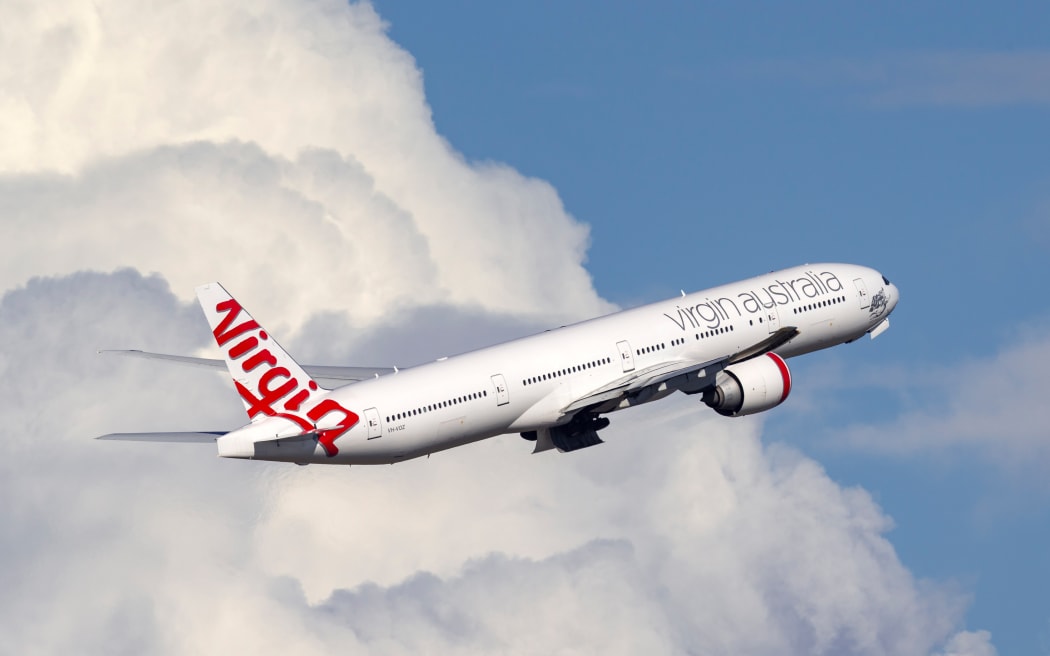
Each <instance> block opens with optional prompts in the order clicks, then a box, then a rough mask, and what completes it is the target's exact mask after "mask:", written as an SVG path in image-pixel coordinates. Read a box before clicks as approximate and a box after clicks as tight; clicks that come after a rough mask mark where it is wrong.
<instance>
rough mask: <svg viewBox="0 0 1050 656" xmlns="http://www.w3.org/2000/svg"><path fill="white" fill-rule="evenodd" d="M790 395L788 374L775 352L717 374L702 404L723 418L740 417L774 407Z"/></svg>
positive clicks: (781, 359)
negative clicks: (713, 384)
mask: <svg viewBox="0 0 1050 656" xmlns="http://www.w3.org/2000/svg"><path fill="white" fill-rule="evenodd" d="M790 392H791V372H790V371H789V370H788V367H787V363H786V362H784V359H783V358H782V357H780V356H779V355H777V354H776V353H766V354H765V355H761V356H759V357H757V358H752V359H750V360H745V361H744V362H741V363H739V364H734V365H732V366H729V367H727V368H725V369H723V370H722V371H720V372H718V376H716V377H715V386H714V387H713V388H711V389H709V390H707V391H706V392H704V403H706V404H707V405H709V406H710V407H711V408H713V409H714V411H715V412H717V413H718V414H720V415H722V416H725V417H743V416H744V415H753V414H755V413H756V412H763V411H765V410H769V409H770V408H775V407H777V406H778V405H780V404H781V403H783V402H784V399H786V398H787V397H788V394H789V393H790Z"/></svg>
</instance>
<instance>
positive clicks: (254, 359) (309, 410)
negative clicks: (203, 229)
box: [197, 282, 358, 456]
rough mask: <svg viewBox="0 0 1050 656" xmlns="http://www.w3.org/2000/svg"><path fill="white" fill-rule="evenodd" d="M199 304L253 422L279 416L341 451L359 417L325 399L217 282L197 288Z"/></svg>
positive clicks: (327, 447) (332, 452)
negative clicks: (339, 444)
mask: <svg viewBox="0 0 1050 656" xmlns="http://www.w3.org/2000/svg"><path fill="white" fill-rule="evenodd" d="M197 300H198V301H200V304H201V308H203V309H204V316H205V317H207V319H208V325H210V326H211V331H212V336H214V337H215V343H216V344H217V345H218V346H219V348H220V349H221V350H222V354H223V357H224V358H225V359H226V366H227V368H229V370H230V376H232V377H233V383H234V385H235V386H236V387H237V393H238V394H240V397H241V400H242V401H243V402H244V409H245V411H247V413H248V418H249V419H250V420H251V421H252V422H256V421H260V420H263V419H265V418H267V417H281V418H283V419H286V420H288V421H290V422H292V423H294V424H296V425H297V426H298V427H299V429H300V430H301V432H303V433H308V432H316V433H317V435H318V441H320V443H321V444H322V445H323V446H324V448H325V452H326V453H328V455H329V456H332V455H335V454H336V453H338V449H336V448H335V445H334V444H333V443H334V441H335V439H336V438H337V437H339V436H340V435H342V434H343V433H345V432H346V431H348V430H349V429H350V428H352V427H353V426H354V424H356V423H357V421H358V416H357V415H356V414H354V413H353V412H350V411H349V410H347V409H345V408H343V407H342V406H341V405H339V404H338V403H337V402H336V401H334V400H332V399H329V398H326V397H327V395H328V391H327V390H325V389H323V388H321V387H320V386H319V385H318V384H317V383H316V382H314V380H313V379H312V378H310V376H309V375H308V374H307V373H306V372H305V371H303V368H302V367H300V366H299V363H297V362H296V361H295V360H293V359H292V357H291V356H290V355H288V353H287V352H286V351H285V350H284V349H283V348H281V345H280V344H278V343H277V341H276V340H274V339H273V337H271V336H270V335H269V333H267V332H266V330H264V329H263V328H262V326H260V325H259V323H258V322H257V321H256V320H255V319H254V318H252V316H251V315H250V314H249V313H248V311H247V310H245V309H244V308H243V307H242V306H241V304H240V303H238V302H237V300H236V299H235V298H233V297H232V296H230V294H229V292H227V291H226V290H225V289H223V287H222V285H220V284H219V283H217V282H213V283H209V284H207V285H202V286H200V287H198V288H197Z"/></svg>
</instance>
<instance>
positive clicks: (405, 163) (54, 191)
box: [0, 0, 612, 326]
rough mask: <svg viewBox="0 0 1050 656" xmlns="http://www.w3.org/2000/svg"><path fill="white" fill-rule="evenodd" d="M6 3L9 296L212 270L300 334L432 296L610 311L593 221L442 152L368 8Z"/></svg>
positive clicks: (0, 169)
mask: <svg viewBox="0 0 1050 656" xmlns="http://www.w3.org/2000/svg"><path fill="white" fill-rule="evenodd" d="M0 11H2V12H3V13H0V23H2V24H3V25H4V27H3V28H0V29H3V30H4V34H3V36H4V38H2V39H0V44H4V45H0V82H3V83H4V87H3V88H4V89H5V95H4V100H3V102H0V143H4V144H5V148H4V149H3V152H2V153H0V199H3V200H2V201H0V202H2V203H3V207H2V210H3V216H4V220H5V222H6V225H7V227H8V228H9V229H10V230H11V233H12V234H11V235H10V237H9V238H8V239H5V240H4V246H3V247H0V248H2V251H0V254H2V255H3V257H2V258H0V261H3V265H2V267H0V286H2V287H10V286H11V285H13V284H17V283H20V282H22V281H23V280H25V279H26V278H28V277H29V276H30V275H39V274H64V273H69V272H72V271H77V270H80V269H83V268H88V267H90V268H94V269H102V270H112V269H114V268H116V267H120V266H134V267H136V268H138V269H140V270H143V271H158V272H160V273H162V274H163V275H164V276H165V278H167V279H168V280H169V281H170V282H171V283H172V285H173V288H174V289H175V291H176V293H178V294H179V295H180V297H182V298H188V297H189V295H190V294H191V293H192V289H193V287H195V286H196V285H198V284H201V283H203V282H207V281H209V280H213V279H216V278H219V279H221V280H222V281H223V282H224V283H225V284H226V285H227V286H228V287H230V288H231V290H232V291H233V292H234V293H236V294H237V295H239V296H243V297H244V301H245V303H247V304H248V305H249V306H250V307H253V308H259V309H260V312H259V313H260V314H261V315H262V317H261V318H265V317H277V316H280V317H282V318H283V319H285V320H287V321H288V322H289V323H290V324H291V325H292V326H298V325H299V323H300V322H301V321H303V320H305V318H306V316H307V314H308V312H309V311H313V310H316V309H317V308H322V307H328V308H331V309H335V310H344V311H347V312H350V313H352V315H353V316H354V318H355V320H356V321H357V322H359V323H360V324H363V325H367V324H370V323H372V322H374V321H375V320H376V319H378V318H379V317H381V316H384V315H387V314H389V313H391V312H392V311H395V310H396V309H397V308H399V307H403V306H406V305H408V306H411V305H418V304H425V303H448V304H453V305H457V306H463V307H469V306H482V307H485V308H489V309H492V310H497V311H502V312H506V313H512V314H515V313H517V314H531V315H544V316H546V317H548V318H549V320H550V321H551V322H556V321H562V320H564V319H567V318H582V317H586V316H592V315H594V314H598V313H601V312H605V311H608V310H610V309H611V308H612V306H611V305H610V304H608V303H606V302H604V301H603V300H601V299H600V298H598V296H597V295H596V294H595V292H594V290H593V288H592V286H591V282H590V278H589V276H588V274H587V272H586V270H585V269H584V268H583V266H582V261H583V258H584V255H585V250H586V246H587V239H588V237H587V229H586V227H585V226H583V225H581V224H579V223H576V222H575V221H574V220H573V219H572V218H571V217H570V216H569V215H568V214H567V213H566V211H565V209H564V207H563V206H562V204H561V201H560V199H559V198H558V195H557V193H556V192H555V191H554V189H553V188H552V187H551V186H550V185H549V184H547V183H546V182H543V181H541V180H535V179H529V178H525V177H524V176H521V175H520V174H518V173H517V172H516V171H514V170H512V169H510V168H509V167H506V166H504V165H500V164H496V163H473V164H472V163H468V162H466V161H464V159H463V157H462V156H461V155H459V154H458V153H456V152H455V151H454V150H452V149H451V148H450V147H449V145H448V144H447V143H446V142H445V141H444V139H442V138H441V137H440V136H439V135H438V134H437V132H436V131H435V128H434V125H433V122H432V121H431V118H430V111H429V108H428V107H427V105H426V102H425V98H424V96H423V88H422V80H421V75H420V73H419V70H418V69H417V68H416V67H415V65H414V62H413V61H412V58H411V57H410V56H409V55H408V54H407V53H405V52H404V51H403V50H402V49H400V48H399V47H398V46H397V45H396V44H394V43H393V42H391V41H390V40H389V38H387V36H386V34H385V33H384V31H383V26H382V23H381V22H380V20H379V18H378V17H377V16H376V14H375V12H374V10H373V9H372V8H371V7H370V6H369V5H367V4H355V5H346V4H343V3H338V2H314V3H301V2H291V1H285V0H269V1H265V0H264V1H263V2H259V3H251V4H244V5H243V6H237V5H234V4H231V3H208V2H180V3H169V4H167V5H165V6H164V7H162V8H158V7H148V6H145V5H142V6H139V5H127V4H126V3H117V2H99V3H94V4H92V5H83V3H76V2H69V3H67V4H65V5H49V6H48V7H46V8H44V7H38V6H36V5H33V4H17V3H16V4H11V3H8V4H5V5H4V8H3V9H2V10H0ZM172 26H179V28H175V29H173V27H172ZM56 174H61V175H56ZM39 234H47V235H49V239H47V240H39V239H34V236H35V235H39ZM27 244H33V246H34V248H32V249H27V248H25V247H24V246H25V245H27ZM435 262H440V263H441V265H440V266H436V265H435ZM273 322H274V321H273V320H271V321H270V323H273Z"/></svg>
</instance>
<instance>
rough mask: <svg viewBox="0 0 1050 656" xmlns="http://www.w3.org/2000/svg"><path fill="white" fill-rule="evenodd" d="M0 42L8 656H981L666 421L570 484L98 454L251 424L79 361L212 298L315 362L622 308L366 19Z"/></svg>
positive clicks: (211, 388) (673, 416) (62, 15)
mask: <svg viewBox="0 0 1050 656" xmlns="http://www.w3.org/2000/svg"><path fill="white" fill-rule="evenodd" d="M0 26H2V27H0V30H3V32H2V38H0V44H3V45H0V54H2V55H3V56H2V57H0V84H2V85H3V87H2V88H4V89H5V91H7V93H6V94H5V95H4V96H3V97H2V99H0V119H2V120H0V140H2V142H3V143H5V148H4V149H3V152H2V153H0V203H2V206H0V213H2V217H3V221H4V226H5V230H6V231H7V233H6V236H8V239H5V240H3V242H2V243H0V249H2V250H0V254H2V255H3V257H2V258H0V288H2V289H3V290H5V291H4V292H3V296H2V298H0V340H2V343H3V344H4V345H5V349H4V350H3V351H2V352H0V374H2V376H0V416H3V417H4V430H3V438H4V439H3V440H2V441H0V470H2V472H0V480H2V481H3V495H2V497H0V498H2V499H3V503H2V504H0V527H2V528H0V531H2V535H3V539H2V540H0V550H2V552H3V560H2V562H3V564H2V565H0V580H2V582H3V584H4V585H3V586H2V592H0V610H2V611H3V612H2V613H0V618H2V619H0V651H3V652H29V653H41V654H48V653H56V654H57V653H71V652H75V653H106V654H121V653H128V654H132V653H134V654H139V653H158V654H190V653H192V654H197V653H231V652H233V653H245V652H249V653H259V654H268V653H288V652H294V653H301V654H312V653H318V654H320V653H331V652H332V651H334V650H336V649H339V650H341V651H344V652H350V653H363V652H365V651H368V652H369V653H376V652H378V653H418V652H420V651H438V652H442V653H479V652H486V653H489V652H492V651H500V652H506V653H536V652H543V653H549V652H567V653H572V652H581V651H586V652H593V651H603V652H609V653H638V652H640V651H643V650H645V651H650V652H655V653H727V652H729V653H743V654H747V653H754V654H760V653H770V652H777V653H800V654H801V653H805V654H813V653H829V654H849V653H853V654H884V653H908V654H912V653H938V652H943V653H953V654H956V653H957V654H987V653H994V649H993V648H992V647H991V644H990V636H988V634H987V633H983V632H966V631H963V630H962V626H963V621H962V617H963V612H964V610H965V602H966V599H965V596H964V595H961V594H960V593H959V592H957V591H955V590H953V589H952V587H951V586H950V585H947V584H938V583H935V582H929V581H919V580H916V579H915V578H914V577H913V576H912V575H911V574H910V573H909V572H908V570H907V569H906V568H905V567H904V566H903V565H902V564H901V563H900V561H899V560H898V558H897V556H896V554H895V552H894V550H893V547H892V545H891V544H890V543H889V542H888V540H887V538H886V534H887V532H888V531H889V530H890V529H891V522H890V520H889V519H888V518H887V517H886V516H885V515H884V514H883V513H882V512H881V511H880V510H879V508H878V507H877V506H876V505H875V504H874V503H873V502H872V500H871V498H870V497H869V495H868V494H867V493H865V492H864V491H863V490H859V489H849V488H842V487H840V486H838V485H837V484H835V483H834V482H833V481H831V480H830V479H829V478H828V477H827V475H826V474H825V473H824V471H823V470H822V469H821V468H820V466H819V465H817V464H816V463H815V462H813V461H812V460H810V459H808V458H805V457H804V456H802V455H800V454H799V453H797V452H795V451H793V450H791V449H788V448H785V447H781V446H776V445H774V446H770V447H764V446H763V445H762V444H761V442H760V440H759V431H760V428H761V424H760V423H759V422H758V421H755V420H744V421H739V422H727V421H724V420H722V419H720V418H718V417H715V416H713V415H711V414H710V413H705V412H704V411H703V409H701V408H699V407H698V406H697V404H696V403H695V402H692V401H690V400H688V399H679V400H676V401H671V400H668V401H664V402H662V403H661V404H659V406H657V407H655V408H642V409H639V410H637V411H632V412H630V413H627V414H625V415H624V416H622V417H617V418H616V419H617V421H616V422H614V424H613V426H612V427H611V428H610V429H609V440H610V442H609V444H606V445H604V446H601V447H598V448H595V449H590V450H587V451H584V452H581V453H579V454H575V455H565V456H563V455H559V454H546V455H545V456H536V457H533V456H530V455H528V451H529V445H528V444H527V443H525V442H523V441H522V440H520V439H518V438H516V437H513V436H508V437H503V438H496V439H493V440H489V441H486V442H484V443H482V444H477V445H473V446H470V447H466V448H463V449H458V450H455V451H452V452H448V453H444V454H439V455H438V456H435V457H434V458H431V459H428V460H420V461H413V462H410V463H404V464H401V465H398V466H397V467H377V468H364V467H361V468H358V467H355V468H353V469H343V468H338V469H337V468H325V467H317V466H314V467H307V468H297V467H292V466H285V465H274V464H267V463H245V462H233V461H223V460H219V459H217V458H215V457H214V454H213V452H211V451H210V450H209V449H208V447H192V446H185V445H174V446H168V447H165V446H156V445H148V444H146V445H142V444H116V443H98V442H94V441H92V440H90V437H91V436H93V435H97V434H100V433H105V432H111V431H122V430H164V429H169V430H180V429H184V430H194V429H197V430H199V429H221V428H232V427H235V426H237V425H238V424H239V423H241V422H243V421H244V420H243V417H241V414H242V413H241V410H240V404H239V403H238V402H237V401H236V396H235V394H234V393H233V391H232V389H230V387H231V386H230V384H229V382H228V381H227V380H225V379H224V378H223V377H222V376H217V375H213V374H210V373H207V372H198V371H195V370H189V369H182V368H177V367H174V368H164V367H158V366H157V365H156V364H154V363H146V362H124V361H119V360H115V359H114V360H111V359H107V358H100V357H97V356H96V355H95V354H94V349H95V348H97V347H100V346H102V347H121V346H128V347H131V346H134V347H140V348H146V349H152V350H163V351H172V352H192V351H195V350H198V349H202V348H205V347H206V346H208V337H209V335H208V331H207V328H206V326H205V324H204V322H203V319H202V318H201V317H200V315H199V311H198V309H197V308H196V306H195V304H194V303H192V302H190V301H188V295H189V293H190V290H191V289H192V287H193V286H194V285H196V284H199V283H201V282H204V281H207V280H209V279H215V278H218V279H221V280H222V281H223V282H224V283H225V284H226V285H227V286H228V287H230V289H231V290H232V291H234V292H235V293H236V294H237V295H238V296H239V297H241V298H242V300H243V301H244V302H245V303H246V305H247V306H248V307H250V308H251V309H252V311H253V312H254V313H255V314H256V315H257V317H258V318H259V319H261V320H262V321H263V322H264V323H266V324H267V325H268V326H269V327H270V328H271V329H278V330H279V331H280V332H281V333H284V331H288V332H287V333H284V334H288V335H289V339H288V340H287V343H289V344H295V345H297V346H299V347H300V352H303V353H307V354H308V355H309V356H310V357H311V358H316V359H318V360H322V359H325V358H327V359H329V360H332V361H336V360H338V359H343V358H350V357H355V358H356V357H364V356H365V355H369V354H372V355H375V356H377V357H382V356H383V355H384V354H391V353H396V352H398V351H397V348H398V347H397V342H398V341H400V340H402V339H405V338H406V337H408V338H414V339H416V340H419V341H422V340H428V341H429V340H431V339H432V336H431V331H439V332H440V333H441V335H439V336H438V337H437V338H433V339H434V342H435V343H434V344H433V345H426V346H419V345H417V346H416V347H414V348H415V350H413V351H412V356H411V357H413V358H416V357H418V358H426V357H432V356H433V355H435V353H431V352H430V351H431V350H432V348H438V347H442V348H450V349H454V348H456V347H457V346H460V345H465V344H470V343H472V342H473V343H476V342H474V341H473V340H475V339H476V340H483V339H485V338H487V337H489V336H495V335H500V336H504V335H505V336H510V335H513V334H516V333H518V332H524V331H528V330H529V329H531V328H533V327H534V326H536V325H543V324H544V323H547V324H548V325H549V322H552V321H555V320H561V319H562V318H578V317H582V316H587V315H592V314H596V313H599V312H602V311H605V310H608V309H609V308H610V307H611V306H609V304H607V303H606V302H605V301H603V300H602V299H600V298H599V297H598V295H597V294H596V293H595V292H594V290H593V288H592V287H591V284H590V280H589V277H588V275H587V273H586V270H585V269H584V267H583V261H584V255H585V248H586V239H587V236H586V235H587V233H586V229H585V227H584V226H582V225H580V224H578V223H576V222H575V221H574V220H573V219H572V218H571V217H570V216H569V215H568V214H567V213H566V212H565V210H564V208H563V207H562V205H561V203H560V201H559V199H558V197H557V194H556V193H555V191H554V190H553V189H552V188H551V187H550V186H549V185H548V184H546V183H544V182H542V181H538V180H532V179H527V178H524V177H523V176H521V175H519V174H517V173H516V172H514V171H513V170H512V169H510V168H508V167H506V166H502V165H499V164H491V163H484V164H478V163H471V162H466V161H464V160H463V158H462V157H461V156H459V155H458V154H457V153H456V152H455V151H454V150H453V149H452V148H451V147H450V146H449V145H448V144H447V143H446V142H445V141H444V140H443V139H441V137H440V136H439V135H438V134H437V132H436V130H435V128H434V124H433V121H432V120H431V117H430V114H429V109H428V108H427V106H426V103H425V98H424V95H423V88H422V82H421V76H420V73H419V71H418V69H417V68H416V67H415V65H414V62H413V61H412V59H411V57H410V56H409V55H408V54H407V53H405V52H404V51H403V50H401V49H400V48H399V47H397V46H396V44H394V43H392V42H391V41H390V40H389V38H388V37H387V36H386V34H385V33H384V30H383V26H382V22H381V21H380V19H379V18H378V16H377V15H376V13H375V11H374V9H373V8H372V7H370V6H369V5H365V4H354V5H344V4H341V3H335V2H282V1H278V0H269V1H266V0H264V1H263V2H258V3H253V4H251V5H243V6H241V5H237V4H233V3H208V2H191V1H187V2H180V3H169V4H168V5H165V6H164V7H151V8H148V9H147V8H145V7H138V6H135V5H127V4H126V3H111V2H104V1H103V2H97V3H93V4H91V5H83V4H81V3H73V2H69V3H66V4H61V3H60V4H55V5H49V6H48V8H47V9H46V11H45V10H44V9H42V8H38V7H36V6H34V5H30V4H8V5H5V6H4V7H3V9H0ZM16 55H17V56H16ZM151 272H156V273H153V274H152V275H150V273H151ZM34 276H42V277H34ZM282 324H283V325H282ZM364 364H384V363H383V362H381V361H380V362H376V361H369V362H365V363H364Z"/></svg>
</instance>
